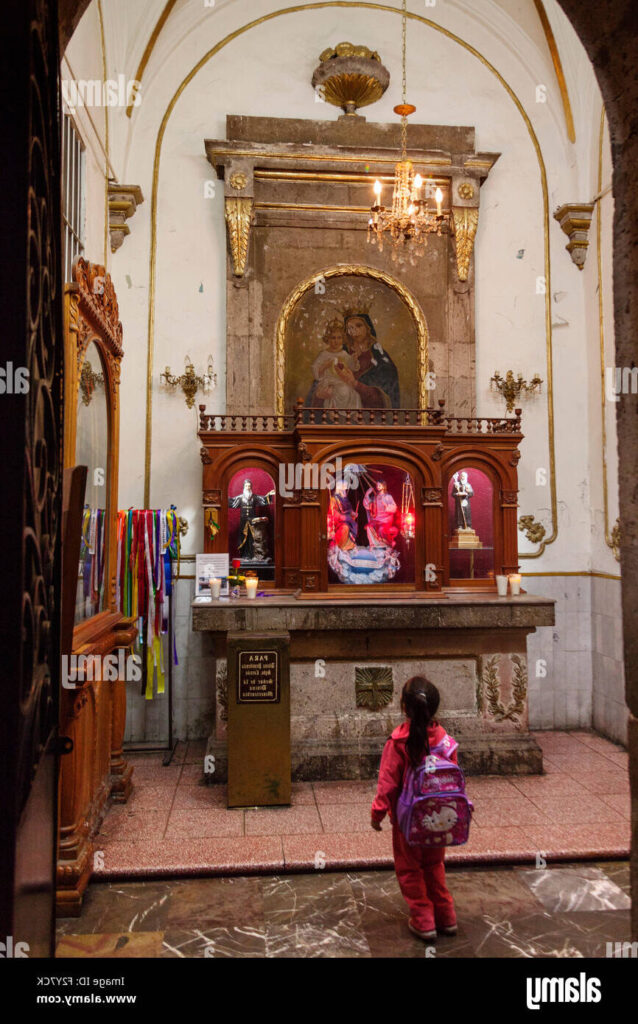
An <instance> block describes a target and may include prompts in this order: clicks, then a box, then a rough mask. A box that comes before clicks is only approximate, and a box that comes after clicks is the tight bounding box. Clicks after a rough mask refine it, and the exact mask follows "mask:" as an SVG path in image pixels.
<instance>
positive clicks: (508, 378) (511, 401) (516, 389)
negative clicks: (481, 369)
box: [490, 370, 543, 412]
mask: <svg viewBox="0 0 638 1024" xmlns="http://www.w3.org/2000/svg"><path fill="white" fill-rule="evenodd" d="M542 383H543V381H542V380H541V378H540V377H539V376H538V374H535V376H534V377H533V378H532V380H531V381H530V382H529V383H528V382H527V381H526V380H524V379H523V375H522V374H521V373H519V375H518V377H516V378H515V377H514V371H513V370H508V371H507V373H506V374H505V376H504V377H501V375H500V373H499V372H498V370H496V371H495V372H494V376H493V377H491V378H490V390H491V391H494V390H496V391H498V392H500V394H501V395H502V396H503V398H504V399H505V402H506V407H507V411H508V412H512V411H513V410H514V406H515V404H516V400H517V399H518V398H519V396H520V395H521V394H526V395H532V394H534V393H535V392H536V391H539V392H540V389H541V384H542Z"/></svg>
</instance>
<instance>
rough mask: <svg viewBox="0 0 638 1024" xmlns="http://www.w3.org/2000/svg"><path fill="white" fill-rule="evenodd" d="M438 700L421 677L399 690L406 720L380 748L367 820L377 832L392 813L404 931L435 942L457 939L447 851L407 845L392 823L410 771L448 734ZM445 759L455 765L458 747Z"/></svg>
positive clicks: (430, 684) (393, 820) (413, 678)
mask: <svg viewBox="0 0 638 1024" xmlns="http://www.w3.org/2000/svg"><path fill="white" fill-rule="evenodd" d="M439 700H440V696H439V691H438V690H437V688H436V686H435V685H434V683H431V682H430V681H429V680H428V679H425V677H424V676H413V677H412V679H408V681H407V683H406V684H405V686H404V687H403V693H402V695H401V710H402V711H403V713H404V714H405V715H406V721H405V722H403V723H402V724H401V725H400V726H398V727H397V728H396V729H395V730H394V732H393V733H392V735H391V737H390V739H389V740H388V741H387V743H386V745H385V747H384V748H383V755H382V757H381V767H380V769H379V783H378V787H377V795H376V797H375V798H374V802H373V804H372V821H371V824H372V828H373V829H376V830H377V831H381V822H382V821H383V819H384V817H385V816H386V814H389V815H390V821H391V822H392V850H393V854H394V868H395V871H396V873H397V879H398V882H399V887H400V889H401V892H402V894H403V898H404V899H405V901H406V903H407V904H408V906H409V908H410V919H409V921H408V927H409V929H410V931H412V932H414V934H415V935H418V936H419V937H420V938H422V939H427V940H433V939H436V934H437V930H438V931H439V932H440V933H441V934H443V935H456V913H455V911H454V901H453V899H452V896H451V895H450V893H449V891H448V888H447V884H446V881H445V865H444V858H445V848H442V849H438V848H430V847H420V846H410V845H409V844H408V843H407V841H406V839H405V837H404V835H403V833H402V832H401V830H400V828H399V827H398V825H397V823H396V804H397V800H398V798H399V794H400V793H401V790H402V788H403V780H404V777H405V774H406V770H407V769H408V767H413V768H417V767H418V766H419V765H420V764H421V763H422V762H423V761H424V760H425V758H426V757H427V756H428V754H429V753H430V748H431V747H435V746H436V745H437V744H439V743H441V742H442V741H443V740H444V739H445V737H446V735H447V734H446V732H445V729H443V727H442V726H440V725H439V724H438V722H437V721H436V719H435V717H434V716H435V715H436V712H437V710H438V707H439ZM446 757H448V758H449V760H450V761H454V763H455V764H456V763H457V757H456V748H455V749H454V751H453V752H451V753H449V754H446Z"/></svg>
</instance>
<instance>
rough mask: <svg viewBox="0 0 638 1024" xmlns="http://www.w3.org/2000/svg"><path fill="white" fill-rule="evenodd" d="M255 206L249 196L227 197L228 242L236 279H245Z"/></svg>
mask: <svg viewBox="0 0 638 1024" xmlns="http://www.w3.org/2000/svg"><path fill="white" fill-rule="evenodd" d="M254 205H255V204H254V200H253V199H252V198H250V197H248V196H243V197H242V196H226V198H225V207H226V225H227V227H228V241H229V244H230V252H231V256H232V258H233V274H234V275H235V277H243V276H244V271H245V270H246V262H247V260H248V243H249V241H250V227H251V224H252V219H253V208H254Z"/></svg>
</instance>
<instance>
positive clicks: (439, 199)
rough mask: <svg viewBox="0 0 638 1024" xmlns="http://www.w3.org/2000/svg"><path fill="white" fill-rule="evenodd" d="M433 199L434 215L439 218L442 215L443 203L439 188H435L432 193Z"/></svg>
mask: <svg viewBox="0 0 638 1024" xmlns="http://www.w3.org/2000/svg"><path fill="white" fill-rule="evenodd" d="M434 198H435V199H436V215H437V217H440V216H441V213H442V210H441V206H442V203H443V193H442V192H441V189H440V188H437V190H436V192H435V193H434Z"/></svg>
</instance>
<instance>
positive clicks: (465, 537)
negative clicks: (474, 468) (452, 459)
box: [450, 469, 483, 548]
mask: <svg viewBox="0 0 638 1024" xmlns="http://www.w3.org/2000/svg"><path fill="white" fill-rule="evenodd" d="M452 497H453V498H454V523H455V530H454V536H453V538H452V540H451V541H450V547H452V548H482V547H483V545H482V543H481V541H480V540H479V538H478V536H477V534H476V531H475V530H473V529H472V498H473V497H474V488H473V487H472V485H471V483H470V481H469V478H468V474H467V471H466V470H464V469H463V470H461V472H460V473H459V472H457V473H455V474H454V476H453V477H452Z"/></svg>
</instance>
